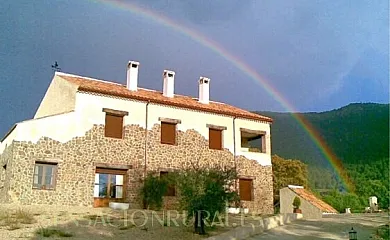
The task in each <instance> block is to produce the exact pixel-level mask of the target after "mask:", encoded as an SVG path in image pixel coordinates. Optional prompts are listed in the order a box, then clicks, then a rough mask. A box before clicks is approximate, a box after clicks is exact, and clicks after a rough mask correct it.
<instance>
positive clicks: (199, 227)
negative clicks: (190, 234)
mask: <svg viewBox="0 0 390 240" xmlns="http://www.w3.org/2000/svg"><path fill="white" fill-rule="evenodd" d="M203 219H204V213H203V211H201V210H200V211H197V213H196V214H195V222H194V228H195V233H197V234H199V235H205V234H206V231H205V229H204V221H203Z"/></svg>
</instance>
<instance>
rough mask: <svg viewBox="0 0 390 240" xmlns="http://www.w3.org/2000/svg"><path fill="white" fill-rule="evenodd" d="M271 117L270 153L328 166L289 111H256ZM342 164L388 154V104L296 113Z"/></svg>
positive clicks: (352, 105)
mask: <svg viewBox="0 0 390 240" xmlns="http://www.w3.org/2000/svg"><path fill="white" fill-rule="evenodd" d="M257 113H259V114H262V115H265V116H269V117H272V118H273V119H274V123H273V124H272V126H271V134H272V153H273V154H277V155H279V156H281V157H283V158H292V159H299V160H301V161H303V162H305V163H307V164H308V165H309V166H318V167H323V166H328V167H329V165H328V161H327V160H326V159H325V157H324V156H323V155H322V154H321V152H320V150H318V147H317V146H316V145H315V144H314V141H313V140H312V138H311V137H310V136H309V135H308V134H307V132H306V131H305V130H304V129H303V127H302V126H301V125H300V124H298V122H297V121H296V120H295V118H294V117H293V115H292V114H291V113H276V112H257ZM299 114H302V116H303V117H304V118H305V119H306V120H307V121H309V122H310V123H311V124H312V125H313V127H314V128H315V129H316V130H317V131H318V132H319V134H320V135H321V137H322V139H324V141H325V142H326V144H327V145H328V146H329V147H330V149H332V150H333V152H334V153H335V154H336V155H337V156H338V157H339V159H340V160H341V161H342V162H343V163H345V164H358V163H359V164H364V163H370V162H373V161H377V160H380V159H383V158H388V157H389V104H375V103H354V104H350V105H348V106H345V107H342V108H340V109H336V110H332V111H327V112H320V113H299Z"/></svg>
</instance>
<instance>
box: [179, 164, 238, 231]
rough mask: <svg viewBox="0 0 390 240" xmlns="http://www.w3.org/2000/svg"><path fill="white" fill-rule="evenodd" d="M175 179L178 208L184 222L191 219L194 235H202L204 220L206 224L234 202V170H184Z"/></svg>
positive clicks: (235, 175) (235, 176)
mask: <svg viewBox="0 0 390 240" xmlns="http://www.w3.org/2000/svg"><path fill="white" fill-rule="evenodd" d="M176 179H177V187H178V189H179V192H180V197H179V199H180V205H181V207H182V208H183V209H184V210H186V211H187V212H188V219H191V218H195V222H194V229H195V232H196V233H198V234H205V227H204V224H205V221H208V222H209V223H210V221H212V220H213V219H214V216H215V215H216V214H218V213H223V212H224V211H225V210H226V203H227V202H234V201H237V200H238V194H237V192H236V191H235V189H234V185H235V181H236V179H237V172H236V170H235V169H234V168H199V169H188V170H184V171H181V172H179V173H178V174H177V176H176ZM206 214H207V216H206Z"/></svg>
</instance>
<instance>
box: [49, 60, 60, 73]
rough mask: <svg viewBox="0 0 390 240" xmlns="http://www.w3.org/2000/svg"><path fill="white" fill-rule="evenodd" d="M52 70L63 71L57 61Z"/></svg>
mask: <svg viewBox="0 0 390 240" xmlns="http://www.w3.org/2000/svg"><path fill="white" fill-rule="evenodd" d="M51 69H53V70H54V71H61V68H60V67H59V65H58V63H57V61H55V63H54V65H51Z"/></svg>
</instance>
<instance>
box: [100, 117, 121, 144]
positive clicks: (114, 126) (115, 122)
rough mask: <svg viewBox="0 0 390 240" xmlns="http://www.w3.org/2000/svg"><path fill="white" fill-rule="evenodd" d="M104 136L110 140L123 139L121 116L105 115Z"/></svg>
mask: <svg viewBox="0 0 390 240" xmlns="http://www.w3.org/2000/svg"><path fill="white" fill-rule="evenodd" d="M104 136H105V137H111V138H123V116H119V115H115V114H110V113H106V125H105V128H104Z"/></svg>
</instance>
